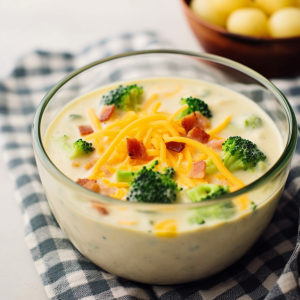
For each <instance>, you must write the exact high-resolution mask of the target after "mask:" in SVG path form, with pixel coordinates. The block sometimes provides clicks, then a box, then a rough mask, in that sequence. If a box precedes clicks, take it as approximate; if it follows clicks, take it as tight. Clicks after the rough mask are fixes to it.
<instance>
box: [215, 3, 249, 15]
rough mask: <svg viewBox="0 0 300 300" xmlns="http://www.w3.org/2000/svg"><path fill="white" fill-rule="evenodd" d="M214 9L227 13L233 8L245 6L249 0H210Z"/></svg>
mask: <svg viewBox="0 0 300 300" xmlns="http://www.w3.org/2000/svg"><path fill="white" fill-rule="evenodd" d="M211 2H212V3H213V7H214V8H215V10H216V11H219V12H221V13H223V14H227V15H229V14H230V13H231V12H233V11H234V10H235V9H238V8H242V7H246V6H247V5H249V4H250V0H211Z"/></svg>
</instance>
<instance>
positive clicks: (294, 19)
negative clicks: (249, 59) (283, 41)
mask: <svg viewBox="0 0 300 300" xmlns="http://www.w3.org/2000/svg"><path fill="white" fill-rule="evenodd" d="M269 32H270V35H271V37H275V38H283V37H292V36H300V8H296V7H288V8H283V9H281V10H278V11H277V12H275V13H274V14H273V15H272V16H271V17H270V19H269Z"/></svg>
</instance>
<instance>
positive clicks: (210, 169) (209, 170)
mask: <svg viewBox="0 0 300 300" xmlns="http://www.w3.org/2000/svg"><path fill="white" fill-rule="evenodd" d="M205 162H206V169H205V173H206V174H208V175H212V174H215V173H217V172H218V169H217V167H216V166H215V164H214V163H213V161H212V159H211V158H210V157H209V158H208V159H207V160H205Z"/></svg>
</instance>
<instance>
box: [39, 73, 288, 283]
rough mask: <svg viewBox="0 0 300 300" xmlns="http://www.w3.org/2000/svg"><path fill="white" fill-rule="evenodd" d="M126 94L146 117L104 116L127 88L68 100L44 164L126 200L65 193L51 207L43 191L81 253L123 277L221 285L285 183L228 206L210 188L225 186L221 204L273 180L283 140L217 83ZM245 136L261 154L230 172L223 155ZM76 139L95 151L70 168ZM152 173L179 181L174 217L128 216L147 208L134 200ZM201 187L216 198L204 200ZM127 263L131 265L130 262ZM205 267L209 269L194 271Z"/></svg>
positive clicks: (159, 81) (145, 84)
mask: <svg viewBox="0 0 300 300" xmlns="http://www.w3.org/2000/svg"><path fill="white" fill-rule="evenodd" d="M121 84H122V85H123V87H126V86H130V85H135V84H136V85H137V87H141V88H142V93H141V95H140V96H139V103H138V105H137V106H138V108H136V109H135V110H131V109H128V108H127V110H126V111H124V110H122V109H121V108H118V107H117V105H116V106H115V107H114V108H113V109H112V108H111V106H110V107H109V108H107V107H108V105H106V106H105V105H104V104H105V103H104V104H103V102H104V100H105V97H107V96H108V95H110V94H109V93H110V91H112V90H116V89H117V88H118V86H119V85H113V86H106V87H102V88H99V89H98V90H95V91H93V92H91V93H89V94H86V95H83V96H81V97H79V98H77V99H75V100H73V101H71V102H70V103H69V104H68V105H67V106H66V107H65V108H64V109H63V110H62V111H61V112H60V113H59V114H58V115H57V117H56V118H55V119H54V120H53V122H52V123H51V125H50V126H49V128H48V131H47V134H46V136H45V139H44V148H45V151H46V152H47V155H48V156H49V158H50V159H51V161H52V162H53V163H54V165H55V166H56V167H57V168H58V169H59V170H60V171H61V172H62V173H63V174H65V175H66V176H67V177H69V178H70V179H71V180H73V181H75V182H77V183H78V184H80V185H82V186H84V187H86V188H88V189H91V190H93V191H95V192H97V193H99V194H102V195H105V196H109V197H112V198H116V199H118V200H119V201H120V205H107V204H105V203H100V202H99V203H98V202H95V201H92V202H91V201H83V200H82V199H77V198H76V197H74V199H71V197H70V195H68V194H64V192H61V194H59V195H58V194H56V196H54V194H55V193H56V192H55V191H52V192H51V191H47V189H46V193H47V197H48V200H49V202H50V205H51V208H52V210H53V212H54V214H55V216H56V217H57V219H58V222H59V224H60V225H61V227H62V229H63V230H64V231H65V232H66V233H67V235H68V236H69V237H70V239H71V241H72V242H73V243H74V245H75V246H76V247H77V248H78V250H79V251H81V252H82V253H83V254H84V255H86V256H87V257H88V258H89V259H91V260H92V261H93V262H95V263H96V264H98V265H99V266H101V267H103V268H104V269H106V270H108V271H110V272H112V273H114V274H117V275H120V276H122V277H125V278H128V279H132V280H136V281H141V282H146V283H157V284H169V283H181V282H187V281H191V280H195V279H200V278H204V277H207V276H209V275H211V274H214V273H216V272H217V271H219V270H221V269H223V268H225V267H226V266H228V265H230V264H231V263H232V262H233V261H235V260H236V259H238V258H239V257H240V256H241V255H243V254H244V253H245V251H246V250H247V249H248V248H249V247H250V246H251V245H252V243H253V242H254V241H255V239H256V238H257V237H258V235H259V234H260V233H261V232H262V230H263V229H264V228H265V227H266V225H267V224H268V222H269V221H270V218H271V216H272V214H273V212H274V210H275V208H276V204H277V200H278V199H279V196H280V194H281V190H282V187H283V179H282V178H278V179H277V180H274V182H272V184H271V183H270V184H266V185H265V186H264V188H260V189H257V190H255V191H254V192H251V193H249V194H247V195H244V196H240V197H236V198H234V199H232V200H228V201H225V202H224V201H223V202H216V201H214V200H213V199H212V198H214V195H218V194H213V191H212V190H210V189H211V188H212V187H213V188H215V187H217V188H220V187H221V192H220V193H219V194H220V195H223V194H228V193H230V192H234V191H236V190H238V189H240V188H242V187H244V186H245V185H247V184H249V183H251V182H253V181H255V180H256V179H258V178H259V177H261V176H262V175H263V174H264V173H265V172H267V171H268V170H269V169H270V168H271V167H272V166H273V165H274V163H275V162H276V161H277V160H278V158H279V156H280V154H281V153H282V151H283V145H282V139H281V137H280V134H279V132H278V129H277V127H276V126H275V124H274V123H273V121H272V120H271V119H270V117H269V116H268V115H267V114H266V113H265V112H264V111H263V110H262V109H261V108H260V107H259V106H258V105H256V104H255V103H254V102H252V101H251V100H250V99H248V98H246V97H245V96H243V95H241V94H238V93H236V92H234V91H232V90H229V89H227V88H224V87H221V86H218V85H214V84H210V83H208V82H203V81H197V80H189V79H183V78H149V79H141V80H136V81H134V82H133V81H132V82H122V83H121ZM195 98H196V99H198V100H199V99H200V100H201V101H203V102H204V103H205V104H206V105H207V106H206V108H208V110H209V113H208V112H207V111H205V106H204V110H203V111H202V112H201V111H200V113H199V112H198V111H195V112H194V111H191V109H192V108H191V105H190V104H189V101H187V100H183V101H181V99H195ZM198 100H197V101H198ZM203 102H201V103H202V104H203ZM197 103H198V102H197ZM137 106H136V107H137ZM205 115H206V116H205ZM99 119H102V122H101V121H100V120H99ZM103 119H104V120H103ZM134 122H135V123H134ZM132 124H137V125H136V126H132ZM195 128H196V129H195ZM237 136H239V137H241V138H242V139H243V140H248V141H250V142H251V145H254V146H255V145H256V146H255V148H253V149H252V151H253V152H255V153H256V154H257V153H260V154H261V156H260V159H259V160H257V161H256V162H255V164H254V165H253V166H251V167H249V166H248V165H243V167H242V168H236V169H235V168H232V165H230V164H229V163H228V161H229V160H228V161H226V159H227V158H226V157H225V156H226V153H225V152H226V151H225V149H224V148H223V146H222V144H223V145H224V143H226V142H227V141H228V139H230V138H231V137H237ZM79 139H82V140H83V141H86V142H88V143H91V144H89V147H90V148H89V150H87V151H86V152H87V153H81V154H80V155H75V157H72V151H73V150H74V149H73V148H72V147H73V143H74V142H76V141H78V140H79ZM234 141H235V140H234ZM130 143H132V145H131V144H130ZM243 145H244V144H243ZM86 149H87V148H86ZM248 154H249V153H248ZM70 157H71V158H70ZM227 163H228V164H227ZM143 166H146V171H145V172H146V173H147V172H154V173H155V174H157V173H160V174H164V175H163V176H168V175H167V171H166V170H173V171H174V176H170V178H168V180H169V181H170V180H172V182H174V183H175V185H176V186H177V189H176V192H175V194H176V195H175V196H174V197H171V196H170V197H169V198H170V200H168V201H167V202H163V203H169V204H168V205H169V209H168V208H166V206H165V205H164V206H163V207H164V208H163V209H162V210H161V211H159V209H158V208H155V209H154V210H153V211H152V212H151V209H150V210H149V211H148V212H147V211H146V210H143V209H142V208H141V207H140V206H139V207H138V208H137V209H136V208H132V209H131V208H130V207H128V205H127V204H128V202H130V201H134V202H141V203H143V196H141V197H135V196H136V194H135V193H134V192H132V190H133V186H134V183H135V182H137V181H138V179H139V178H141V176H140V175H139V174H141V173H140V172H141V170H142V168H143ZM149 166H150V167H149ZM167 168H172V169H167ZM231 168H232V169H231ZM120 170H121V171H124V172H125V173H122V172H120ZM149 170H150V171H149ZM126 172H129V173H130V174H132V177H131V178H130V179H128V177H120V175H119V174H121V173H122V174H125V175H126V174H127V175H128V173H126ZM147 174H148V173H147ZM127 175H126V176H127ZM120 178H125V180H124V181H122V180H120ZM201 186H202V187H205V186H209V188H210V189H208V190H205V191H204V192H203V189H202V190H201V189H198V188H199V187H201ZM191 190H193V191H196V192H193V193H191V192H190V191H191ZM218 191H219V190H218ZM57 193H58V192H57ZM145 193H146V192H145ZM153 193H154V194H155V192H154V191H153ZM201 193H202V194H201ZM203 193H204V196H203ZM209 193H211V195H212V197H207V194H209ZM150 194H151V193H150ZM200 194H201V195H202V196H201V195H200ZM128 195H129V196H128ZM193 195H194V196H193ZM199 195H200V196H199ZM201 197H202V198H201ZM75 198H76V199H75ZM149 199H150V200H149V201H150V202H151V201H152V200H153V203H156V204H158V203H157V202H156V199H151V197H150V198H149ZM149 201H148V202H149ZM210 201H212V202H211V204H210ZM192 202H196V203H198V202H199V203H200V202H203V203H204V205H203V207H200V208H197V209H177V208H178V206H176V204H180V203H192ZM122 203H124V204H126V205H122ZM153 205H155V204H153ZM172 207H174V209H172ZM58 211H59V213H57V212H58ZM245 235H247V237H245ZM211 236H213V238H212V239H211V238H210V237H211ZM78 241H80V242H78ZM128 243H130V244H128ZM122 245H123V246H122ZM121 249H122V250H121ZM120 251H121V252H122V253H121V252H120ZM229 253H231V255H230V257H231V258H230V259H228V254H229ZM124 257H129V258H130V259H129V260H128V261H127V262H126V263H124ZM204 257H205V259H204V260H202V259H203V258H204ZM197 259H201V260H202V263H201V266H197V265H195V261H196V260H197ZM176 270H177V271H178V274H177V275H176V276H175V275H174V271H176Z"/></svg>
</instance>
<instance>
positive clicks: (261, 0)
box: [254, 0, 297, 14]
mask: <svg viewBox="0 0 300 300" xmlns="http://www.w3.org/2000/svg"><path fill="white" fill-rule="evenodd" d="M254 2H255V3H256V4H258V5H259V6H260V7H261V8H262V9H263V10H264V11H265V12H266V13H268V14H272V13H274V12H275V11H277V10H279V9H282V8H285V7H289V6H296V5H297V0H255V1H254Z"/></svg>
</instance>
